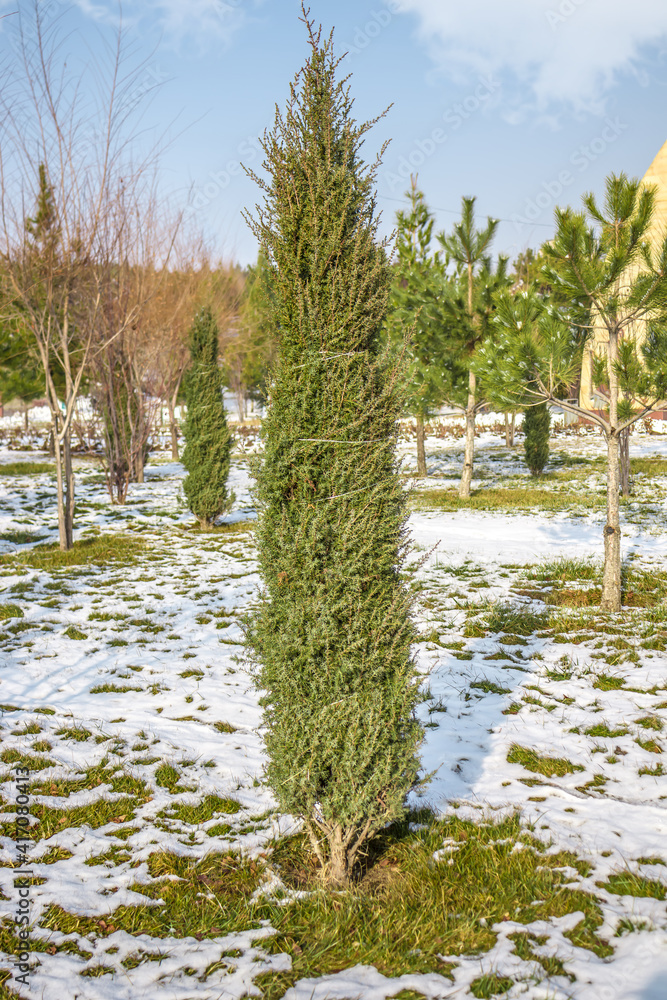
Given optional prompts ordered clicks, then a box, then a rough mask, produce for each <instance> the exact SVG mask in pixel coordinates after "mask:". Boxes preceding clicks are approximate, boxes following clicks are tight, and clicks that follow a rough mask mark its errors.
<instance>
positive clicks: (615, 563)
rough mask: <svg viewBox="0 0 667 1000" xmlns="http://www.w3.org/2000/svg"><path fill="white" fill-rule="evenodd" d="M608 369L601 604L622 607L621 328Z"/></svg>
mask: <svg viewBox="0 0 667 1000" xmlns="http://www.w3.org/2000/svg"><path fill="white" fill-rule="evenodd" d="M607 350H608V353H607V369H608V378H609V431H608V433H607V523H606V525H605V527H604V574H603V577H602V597H601V600H600V607H601V608H603V610H605V611H620V610H621V524H620V516H619V500H618V491H619V454H618V452H619V448H618V444H619V442H618V437H619V435H618V429H617V428H618V377H617V374H616V363H617V361H618V331H617V330H616V329H610V330H609V344H608V349H607Z"/></svg>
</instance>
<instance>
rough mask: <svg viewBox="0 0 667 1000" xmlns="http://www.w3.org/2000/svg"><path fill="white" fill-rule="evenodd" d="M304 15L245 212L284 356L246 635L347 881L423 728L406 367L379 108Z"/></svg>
mask: <svg viewBox="0 0 667 1000" xmlns="http://www.w3.org/2000/svg"><path fill="white" fill-rule="evenodd" d="M304 16H305V15H304ZM306 23H307V25H308V29H309V34H310V45H311V50H312V51H311V55H310V58H309V60H308V61H307V63H306V65H305V67H304V68H303V69H302V70H301V72H300V73H299V74H298V76H297V78H296V81H295V83H294V84H293V86H292V90H291V97H290V100H289V101H288V104H287V108H286V111H285V113H284V114H283V113H282V112H280V111H277V113H276V119H275V125H274V127H273V129H272V130H271V131H270V132H267V133H266V134H265V136H264V139H263V147H264V151H265V154H266V164H267V168H268V170H269V173H270V179H269V181H268V182H265V181H261V180H259V179H258V178H256V179H257V180H258V183H259V184H260V186H261V187H262V189H263V190H264V192H265V196H266V197H265V204H264V207H263V208H260V209H259V215H258V218H257V219H256V220H250V222H251V225H252V227H253V229H254V231H255V233H256V234H257V236H258V237H259V239H260V242H261V245H262V248H263V250H264V252H265V254H266V259H267V261H268V266H269V269H270V274H271V285H272V293H273V297H274V298H273V301H274V308H275V320H276V328H277V329H279V331H280V343H279V348H280V355H279V359H278V362H277V365H276V368H275V370H274V373H273V381H272V384H271V396H270V406H269V409H268V414H267V417H266V420H265V423H264V437H265V451H264V454H263V457H262V458H261V460H259V461H258V462H257V464H256V466H255V468H254V474H255V476H256V479H257V487H256V498H257V504H258V509H259V514H260V520H259V524H258V529H257V542H258V549H259V559H260V565H261V571H262V576H263V580H264V585H265V591H264V594H263V597H262V600H261V603H260V605H259V607H258V609H257V611H256V612H255V613H254V615H253V617H252V619H251V622H250V628H249V634H248V643H249V649H250V651H251V653H252V655H253V657H254V658H255V659H256V661H257V663H258V666H259V669H258V676H257V680H258V683H259V685H260V687H261V688H262V689H263V690H264V691H265V697H264V705H265V725H266V735H265V742H266V749H267V752H268V757H269V763H268V765H267V776H268V779H269V783H270V784H271V786H272V788H273V790H274V792H275V793H276V796H277V798H278V801H279V803H280V807H281V808H282V809H283V810H285V811H288V812H291V813H293V814H296V815H299V816H302V817H303V818H304V820H305V826H306V828H307V830H308V831H309V834H310V837H311V842H312V845H313V848H314V850H315V851H316V853H317V855H318V857H319V860H320V863H321V864H322V866H323V867H324V869H325V873H326V875H327V877H328V878H329V879H330V880H331V881H332V882H338V883H343V882H345V881H346V880H347V878H348V875H349V872H350V870H351V868H352V866H353V864H354V861H355V858H356V855H357V852H358V849H359V847H361V845H362V844H363V843H364V841H365V840H366V839H367V838H368V837H369V836H371V835H372V834H374V833H375V832H376V831H377V830H379V829H381V828H382V827H383V826H384V825H385V824H386V823H387V822H389V821H391V820H392V819H394V818H395V817H397V816H400V815H402V813H403V803H404V799H405V795H406V793H407V792H408V790H409V789H410V788H411V787H413V785H414V784H415V782H416V779H417V771H418V766H419V762H418V758H417V748H418V746H419V744H420V742H421V738H422V732H421V727H420V725H419V723H418V722H417V720H416V719H415V717H414V708H415V706H416V704H417V702H418V700H419V694H418V679H417V676H416V671H415V667H414V664H413V662H412V660H411V657H410V644H411V642H412V640H413V638H414V627H413V625H412V623H411V621H410V617H409V612H410V607H411V598H410V596H409V593H408V591H407V589H406V587H405V585H404V583H403V581H402V578H401V570H402V568H403V566H404V560H405V546H406V534H405V522H406V519H407V512H406V506H405V499H404V495H403V491H402V488H401V484H400V480H399V477H398V469H397V463H396V458H395V446H396V439H397V423H396V422H397V416H398V414H399V412H400V408H401V398H400V386H401V373H400V372H399V371H397V370H396V368H393V367H390V366H389V363H388V361H387V358H386V356H385V354H384V353H383V352H382V351H381V347H380V334H381V329H382V324H383V321H384V318H385V311H386V302H387V286H388V280H389V275H388V267H387V260H386V252H385V247H384V244H382V243H380V244H378V243H377V241H376V237H377V226H378V221H377V218H376V216H375V200H374V196H373V184H374V179H375V168H374V167H370V168H369V167H368V166H366V165H365V164H364V163H363V161H362V160H361V158H360V146H361V143H362V139H363V137H364V135H365V134H366V132H367V131H368V129H369V128H370V127H371V125H372V123H366V124H362V125H359V124H358V123H356V122H355V121H354V119H353V118H352V114H351V112H352V100H351V97H350V95H349V89H348V87H347V86H346V85H345V81H342V82H341V81H338V80H337V79H336V75H337V74H336V70H337V66H338V61H337V60H336V59H335V58H334V55H333V51H332V39H331V37H329V39H328V40H326V41H324V42H322V41H321V33H320V32H315V31H314V30H313V26H312V24H310V23H309V22H308V21H307V18H306Z"/></svg>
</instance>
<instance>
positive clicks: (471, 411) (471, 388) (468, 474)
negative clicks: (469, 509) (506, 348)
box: [459, 371, 477, 499]
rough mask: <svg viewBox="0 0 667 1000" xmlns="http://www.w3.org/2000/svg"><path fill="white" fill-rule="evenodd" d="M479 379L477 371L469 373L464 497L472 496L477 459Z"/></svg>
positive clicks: (461, 486)
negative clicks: (476, 404) (477, 390)
mask: <svg viewBox="0 0 667 1000" xmlns="http://www.w3.org/2000/svg"><path fill="white" fill-rule="evenodd" d="M476 388H477V381H476V379H475V373H474V372H472V371H471V372H470V373H469V375H468V405H467V407H466V441H465V449H464V453H463V474H462V475H461V484H460V486H459V496H460V497H461V498H463V499H465V498H466V497H469V496H470V484H471V482H472V466H473V462H474V459H475V390H476Z"/></svg>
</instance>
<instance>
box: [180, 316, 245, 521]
mask: <svg viewBox="0 0 667 1000" xmlns="http://www.w3.org/2000/svg"><path fill="white" fill-rule="evenodd" d="M190 355H191V358H192V364H191V367H190V369H189V371H188V373H187V376H186V382H185V399H186V404H187V415H186V418H185V426H184V429H183V433H184V437H185V442H186V443H185V450H184V452H183V465H184V466H185V468H186V469H187V472H188V475H187V476H186V478H185V482H184V483H183V489H184V490H185V495H186V497H187V501H188V506H189V508H190V510H191V511H192V513H193V514H194V515H195V517H196V518H197V520H198V521H199V524H200V527H201V528H202V530H204V531H207V530H209V529H210V528H211V526H212V525H213V522H214V521H215V519H216V517H219V516H220V514H224V513H225V512H226V511H227V510H229V508H230V507H231V505H232V503H233V502H234V495H233V494H230V493H229V492H228V490H227V476H228V475H229V457H230V452H231V448H232V436H231V434H230V432H229V427H228V426H227V417H226V415H225V404H224V400H223V395H222V393H223V383H222V373H221V371H220V368H219V366H218V327H217V324H216V322H215V320H214V319H213V315H212V313H211V310H210V309H202V310H201V311H200V312H199V314H198V315H197V317H196V319H195V321H194V323H193V325H192V329H191V330H190Z"/></svg>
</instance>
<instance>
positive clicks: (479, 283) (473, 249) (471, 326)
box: [438, 198, 507, 498]
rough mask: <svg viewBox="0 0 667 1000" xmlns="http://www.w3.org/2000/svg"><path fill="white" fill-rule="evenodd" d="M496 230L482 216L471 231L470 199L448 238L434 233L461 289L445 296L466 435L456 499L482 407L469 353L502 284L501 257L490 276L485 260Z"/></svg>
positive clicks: (469, 467)
mask: <svg viewBox="0 0 667 1000" xmlns="http://www.w3.org/2000/svg"><path fill="white" fill-rule="evenodd" d="M497 228H498V220H497V219H491V218H488V219H487V220H486V226H485V227H484V229H476V228H475V198H463V202H462V208H461V221H460V222H457V223H456V225H455V226H454V230H453V232H452V234H451V236H446V235H445V234H444V233H441V234H439V235H438V241H439V242H440V244H441V246H442V248H443V250H444V251H445V252H446V253H447V254H448V256H449V258H450V259H451V260H452V261H454V262H455V263H456V264H457V266H458V275H457V279H458V283H459V284H460V285H462V286H463V288H464V289H465V291H464V298H463V299H461V298H460V297H459V300H458V302H457V300H456V298H455V297H451V301H450V304H451V306H452V309H451V314H452V319H453V320H454V322H455V326H456V327H457V328H458V330H459V331H463V338H462V339H463V343H462V345H461V347H462V350H461V354H462V355H463V359H461V358H459V359H457V364H455V365H453V366H452V370H455V369H456V368H458V367H460V365H461V361H462V360H463V363H464V365H465V368H466V369H467V379H466V381H467V392H466V399H465V414H466V433H465V446H464V454H463V471H462V473H461V483H460V485H459V496H460V497H462V498H467V497H469V496H470V484H471V482H472V472H473V463H474V457H475V417H476V415H477V412H478V410H479V409H480V407H481V405H483V400H481V399H480V394H479V389H478V386H477V375H476V371H475V365H474V355H475V351H477V350H478V349H479V347H480V346H481V345H482V344H483V343H484V340H485V338H486V334H487V332H488V329H489V325H488V322H487V321H488V319H489V317H490V315H491V313H492V311H493V293H494V292H495V291H497V290H498V289H500V288H501V287H502V286H503V285H506V284H507V278H506V270H507V259H506V258H505V257H500V258H499V260H498V265H497V267H496V270H495V273H494V271H493V270H492V267H491V261H490V258H489V256H488V251H489V248H490V246H491V244H492V242H493V238H494V236H495V233H496V229H497ZM459 339H461V338H460V336H459ZM453 389H454V397H455V396H456V395H458V394H459V393H460V392H461V387H460V385H453Z"/></svg>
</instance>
